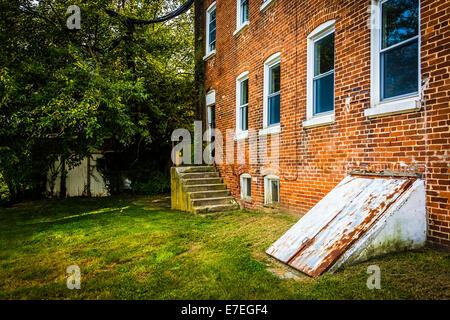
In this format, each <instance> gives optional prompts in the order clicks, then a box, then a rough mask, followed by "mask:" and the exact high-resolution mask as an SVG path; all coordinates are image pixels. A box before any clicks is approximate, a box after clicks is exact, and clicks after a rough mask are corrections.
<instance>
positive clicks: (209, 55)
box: [203, 1, 217, 60]
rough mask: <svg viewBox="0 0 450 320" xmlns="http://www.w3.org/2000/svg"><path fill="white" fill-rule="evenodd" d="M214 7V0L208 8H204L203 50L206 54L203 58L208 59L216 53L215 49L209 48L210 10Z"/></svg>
mask: <svg viewBox="0 0 450 320" xmlns="http://www.w3.org/2000/svg"><path fill="white" fill-rule="evenodd" d="M215 9H216V2H215V1H214V2H213V3H212V4H211V5H210V6H209V7H208V9H206V28H205V30H206V36H205V38H206V44H205V49H206V50H205V52H206V55H205V56H204V57H203V60H208V59H209V58H211V57H212V56H214V55H215V54H216V49H214V50H210V48H209V31H210V30H209V24H210V22H211V11H213V10H215ZM216 45H217V10H216Z"/></svg>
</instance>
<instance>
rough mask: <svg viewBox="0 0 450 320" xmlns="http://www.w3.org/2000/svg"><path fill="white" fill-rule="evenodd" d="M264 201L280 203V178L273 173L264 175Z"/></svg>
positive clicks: (266, 202)
mask: <svg viewBox="0 0 450 320" xmlns="http://www.w3.org/2000/svg"><path fill="white" fill-rule="evenodd" d="M264 203H265V204H278V203H280V178H279V177H278V176H275V175H268V176H265V177H264Z"/></svg>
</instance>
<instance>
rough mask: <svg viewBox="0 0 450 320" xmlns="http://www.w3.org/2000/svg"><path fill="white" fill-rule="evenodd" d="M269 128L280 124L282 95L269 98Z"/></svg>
mask: <svg viewBox="0 0 450 320" xmlns="http://www.w3.org/2000/svg"><path fill="white" fill-rule="evenodd" d="M268 120H269V126H270V125H272V124H277V123H280V94H275V95H273V96H270V97H269V119H268Z"/></svg>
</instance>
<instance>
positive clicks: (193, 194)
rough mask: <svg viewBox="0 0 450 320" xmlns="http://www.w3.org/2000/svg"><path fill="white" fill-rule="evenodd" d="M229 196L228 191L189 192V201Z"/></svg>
mask: <svg viewBox="0 0 450 320" xmlns="http://www.w3.org/2000/svg"><path fill="white" fill-rule="evenodd" d="M230 194H231V192H230V190H226V189H224V190H208V191H196V192H189V196H190V197H191V199H206V198H221V197H228V196H229V195H230Z"/></svg>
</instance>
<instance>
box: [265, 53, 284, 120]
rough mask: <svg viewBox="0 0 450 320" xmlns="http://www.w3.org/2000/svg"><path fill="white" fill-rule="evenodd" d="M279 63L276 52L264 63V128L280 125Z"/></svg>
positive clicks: (278, 56) (278, 55)
mask: <svg viewBox="0 0 450 320" xmlns="http://www.w3.org/2000/svg"><path fill="white" fill-rule="evenodd" d="M280 63H281V60H280V54H279V53H276V54H274V55H273V56H271V57H270V58H269V59H268V60H267V61H266V62H265V64H264V102H263V105H264V124H263V127H264V128H267V127H271V126H278V127H279V125H280V90H281V69H280Z"/></svg>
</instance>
